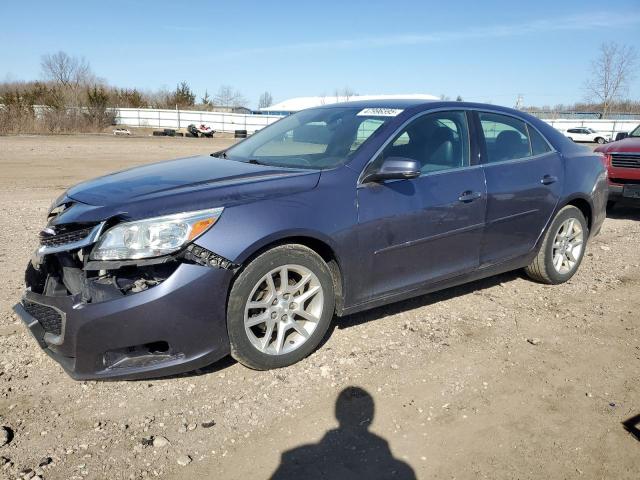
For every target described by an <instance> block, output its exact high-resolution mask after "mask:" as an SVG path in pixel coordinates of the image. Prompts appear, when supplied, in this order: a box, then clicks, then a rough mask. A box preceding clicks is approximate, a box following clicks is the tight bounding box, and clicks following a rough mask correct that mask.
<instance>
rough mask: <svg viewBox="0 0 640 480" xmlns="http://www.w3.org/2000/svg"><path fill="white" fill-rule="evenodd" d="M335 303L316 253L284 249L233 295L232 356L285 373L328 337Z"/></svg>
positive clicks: (259, 261)
mask: <svg viewBox="0 0 640 480" xmlns="http://www.w3.org/2000/svg"><path fill="white" fill-rule="evenodd" d="M334 306H335V298H334V292H333V280H332V277H331V273H330V271H329V267H328V266H327V264H326V263H325V262H324V260H322V258H321V257H320V256H319V255H318V254H317V253H315V252H314V251H313V250H311V249H309V248H307V247H304V246H302V245H282V246H279V247H276V248H273V249H271V250H268V251H267V252H265V253H263V254H262V255H260V256H258V257H256V258H255V259H254V260H253V261H252V262H251V263H250V264H249V265H248V266H247V267H246V268H245V269H244V271H243V272H242V273H241V274H240V275H239V276H238V278H237V279H236V281H235V282H234V284H233V287H232V289H231V293H230V295H229V305H228V310H227V329H228V332H229V341H230V343H231V355H232V356H233V357H234V358H235V359H236V360H238V361H239V362H240V363H242V364H243V365H245V366H247V367H250V368H254V369H257V370H268V369H272V368H280V367H286V366H288V365H291V364H293V363H296V362H298V361H300V360H302V359H303V358H305V357H306V356H307V355H309V354H310V353H311V352H312V351H313V350H314V349H315V348H316V347H317V346H318V344H319V343H320V341H321V340H322V338H323V337H324V335H325V333H326V331H327V329H328V327H329V325H330V323H331V319H332V317H333V312H334Z"/></svg>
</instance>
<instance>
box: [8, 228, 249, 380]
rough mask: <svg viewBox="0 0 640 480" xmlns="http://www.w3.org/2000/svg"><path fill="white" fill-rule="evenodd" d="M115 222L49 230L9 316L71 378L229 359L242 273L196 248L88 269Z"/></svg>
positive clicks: (154, 371)
mask: <svg viewBox="0 0 640 480" xmlns="http://www.w3.org/2000/svg"><path fill="white" fill-rule="evenodd" d="M113 224H114V221H111V222H99V223H94V224H86V223H75V224H73V223H72V224H57V225H52V224H51V222H50V225H49V226H48V227H47V228H46V229H44V230H43V231H42V232H41V234H40V246H39V248H38V250H37V251H36V253H35V254H34V256H33V258H32V259H31V261H30V262H29V264H28V266H27V269H26V273H25V285H26V290H25V294H24V296H23V298H22V300H21V302H20V303H19V304H17V305H16V306H15V307H14V309H15V311H16V312H17V313H18V314H19V315H20V316H21V317H22V318H23V320H24V321H25V323H26V324H27V326H28V327H29V329H30V330H31V332H32V333H33V335H34V337H36V339H37V341H38V343H39V344H40V346H41V347H42V348H44V349H45V351H46V352H47V353H49V354H50V355H51V356H53V357H54V358H55V359H56V360H57V361H58V362H59V363H60V364H61V365H62V366H63V367H64V368H65V370H67V371H68V372H69V373H70V374H71V375H72V376H73V377H75V378H111V377H112V378H136V377H138V376H145V377H149V376H153V375H165V374H171V373H172V372H174V371H176V372H177V371H184V370H185V368H186V367H185V363H187V364H190V365H193V368H197V367H199V366H204V365H205V364H207V363H210V362H211V361H214V360H216V359H218V358H221V357H222V356H224V355H226V354H227V353H228V340H227V337H226V323H225V318H226V317H225V312H226V305H225V303H226V293H227V291H228V286H229V283H230V281H231V279H232V278H233V273H234V271H235V270H236V269H237V268H238V265H236V264H234V263H233V262H231V261H230V260H228V259H226V258H224V257H221V256H219V255H217V254H215V253H214V252H211V251H209V250H207V249H205V248H203V247H200V246H198V245H196V244H194V243H192V244H190V245H188V246H187V247H186V248H185V249H183V250H181V251H179V252H177V253H175V254H172V255H165V256H162V257H156V258H150V259H144V260H125V261H92V260H90V259H89V255H90V252H91V249H92V248H93V246H94V244H95V242H96V241H97V239H98V238H99V236H100V234H101V233H102V232H104V231H105V230H106V228H108V227H109V226H111V225H113Z"/></svg>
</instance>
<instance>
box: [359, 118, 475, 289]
mask: <svg viewBox="0 0 640 480" xmlns="http://www.w3.org/2000/svg"><path fill="white" fill-rule="evenodd" d="M471 152H477V150H476V147H475V145H473V146H472V145H471V135H470V134H469V121H468V116H467V113H466V112H465V111H463V110H454V111H442V112H435V113H427V114H423V115H421V116H419V117H418V118H416V119H414V120H413V121H411V122H409V123H408V124H407V125H406V126H405V127H404V128H402V129H401V130H400V131H399V132H398V133H397V134H396V135H395V136H394V138H392V139H391V141H390V142H389V144H388V145H387V146H386V147H385V148H384V149H383V150H382V152H381V153H380V155H379V156H378V157H377V158H376V159H375V160H374V162H373V163H372V164H370V165H369V167H368V169H375V168H377V166H378V165H379V164H380V163H381V162H382V161H383V159H384V158H388V157H391V156H393V157H406V158H412V159H415V160H417V161H418V162H419V163H420V164H421V172H422V175H421V176H420V177H418V178H414V179H410V180H392V181H386V182H383V183H366V184H361V185H359V186H358V218H359V237H360V238H359V244H360V245H361V248H362V251H361V258H362V274H363V276H364V278H365V279H366V280H364V281H363V282H362V284H363V285H366V290H367V291H366V292H361V293H362V297H363V299H364V300H367V299H371V298H376V297H380V296H383V295H385V294H393V293H395V292H399V291H404V290H411V289H412V288H417V287H419V286H420V285H423V284H425V283H426V282H433V281H437V280H440V279H444V278H447V277H451V276H455V275H457V274H460V273H464V272H468V271H471V270H474V269H476V268H477V267H478V264H479V253H480V245H481V237H482V230H483V227H484V215H485V204H486V190H485V180H484V174H483V170H482V167H481V166H480V165H477V164H473V162H471V158H472V157H474V158H476V159H477V158H478V157H477V155H471ZM365 171H367V169H366V170H365Z"/></svg>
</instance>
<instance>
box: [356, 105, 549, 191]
mask: <svg viewBox="0 0 640 480" xmlns="http://www.w3.org/2000/svg"><path fill="white" fill-rule="evenodd" d="M460 110H462V111H463V112H485V113H493V114H495V115H504V116H506V117H511V118H515V119H516V120H520V121H521V122H524V124H525V125H526V126H527V127H531V128H533V129H534V130H535V131H536V132H538V134H540V136H541V137H542V138H543V139H544V141H545V142H547V145H548V146H549V148H550V149H551V150H549V151H548V152H545V153H542V154H538V155H533V156H530V157H522V158H513V159H509V160H502V161H500V162H493V163H488V162H482V163H478V164H477V165H466V166H463V167H457V168H450V169H447V170H442V171H438V172H432V173H425V174H422V175H420V177H418V178H422V177H423V176H426V175H434V174H438V173H446V172H453V171H458V170H461V169H463V168H469V169H470V168H474V167H483V166H487V165H502V164H504V163H511V162H521V161H524V160H531V159H537V158H540V157H543V156H545V155H550V154H552V153H558V150H556V148H555V147H554V146H553V145H552V144H551V142H549V140H548V139H547V137H546V136H545V135H543V134H542V132H541V131H540V130H538V128H537V127H536V126H535V125H532V124H531V123H530V122H528V121H526V120H524V119H523V118H521V117H519V116H518V115H514V114H512V113H510V112H502V111H500V110H493V109H491V108H485V107H440V108H434V109H432V110H425V111H422V112H418V113H416V114H415V115H413V116H412V117H410V118H408V119H407V120H405V121H404V122H403V123H402V124H401V125H400V126H399V127H398V128H396V129H395V130H394V131H393V133H392V134H391V135H389V138H388V139H387V140H385V142H384V143H383V144H382V145H381V146H380V147H379V148H378V149H377V150H376V152H375V153H374V154H373V155H372V156H371V158H370V159H369V161H368V162H367V163H366V164H365V166H364V167H363V168H362V171H361V172H360V175H358V180H357V182H356V188H360V187H363V186H365V185H367V184H365V183H362V178H363V176H364V172H366V171H367V168H369V165H371V163H373V161H374V160H375V159H376V158H378V155H380V154H381V153H382V151H383V150H384V149H385V148H386V147H387V146H388V145H389V143H390V142H391V141H392V140H393V139H394V138H395V137H396V135H398V134H399V133H400V132H401V131H402V130H403V129H404V128H405V127H406V126H407V125H408V124H409V123H411V122H412V121H414V120H416V119H417V118H420V117H422V116H423V115H428V114H431V113H438V112H452V111H460ZM468 128H469V125H467V129H468ZM470 133H471V132H469V157H471V134H470ZM483 136H484V133H483ZM529 142H531V139H529ZM469 160H471V158H469Z"/></svg>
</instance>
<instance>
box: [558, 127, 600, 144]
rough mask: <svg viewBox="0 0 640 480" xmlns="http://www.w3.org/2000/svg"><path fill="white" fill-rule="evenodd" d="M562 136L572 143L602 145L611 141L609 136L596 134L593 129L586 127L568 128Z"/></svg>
mask: <svg viewBox="0 0 640 480" xmlns="http://www.w3.org/2000/svg"><path fill="white" fill-rule="evenodd" d="M564 134H565V135H566V136H567V137H568V138H569V139H570V140H573V141H574V142H595V143H600V144H603V143H607V142H610V141H611V135H608V134H606V133H602V132H597V131H595V130H594V129H593V128H588V127H576V128H570V129H568V130H567V131H566V132H564Z"/></svg>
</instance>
